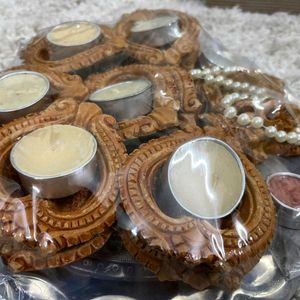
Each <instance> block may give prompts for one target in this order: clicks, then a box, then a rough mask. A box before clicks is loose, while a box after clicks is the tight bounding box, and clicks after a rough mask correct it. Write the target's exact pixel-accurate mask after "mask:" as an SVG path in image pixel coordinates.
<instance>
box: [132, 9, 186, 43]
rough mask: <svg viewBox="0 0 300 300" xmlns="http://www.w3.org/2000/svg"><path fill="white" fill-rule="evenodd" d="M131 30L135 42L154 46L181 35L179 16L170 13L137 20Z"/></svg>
mask: <svg viewBox="0 0 300 300" xmlns="http://www.w3.org/2000/svg"><path fill="white" fill-rule="evenodd" d="M130 31H131V39H132V40H133V41H134V42H136V43H144V44H147V45H149V46H153V47H161V46H164V45H166V44H169V43H172V42H174V41H175V40H176V39H178V38H179V37H180V36H181V32H180V27H179V19H178V17H177V16H169V15H165V16H159V17H155V18H152V19H148V20H139V21H136V22H135V23H134V24H133V26H132V27H131V29H130Z"/></svg>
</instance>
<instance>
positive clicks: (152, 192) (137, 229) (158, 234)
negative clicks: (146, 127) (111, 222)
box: [119, 130, 275, 290]
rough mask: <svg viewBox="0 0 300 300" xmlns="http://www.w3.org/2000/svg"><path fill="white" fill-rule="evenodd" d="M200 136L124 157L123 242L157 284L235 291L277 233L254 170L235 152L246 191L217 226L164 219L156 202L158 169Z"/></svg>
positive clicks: (174, 138)
mask: <svg viewBox="0 0 300 300" xmlns="http://www.w3.org/2000/svg"><path fill="white" fill-rule="evenodd" d="M203 134H204V133H203V131H202V130H196V131H193V132H191V133H186V132H182V131H178V132H176V133H173V134H171V135H170V136H165V137H162V138H159V139H156V140H152V141H150V142H148V143H146V144H143V145H141V146H140V148H139V150H137V151H135V152H133V153H132V154H131V155H130V156H129V157H128V159H127V162H126V163H125V165H124V167H123V169H122V173H121V176H120V177H119V182H120V189H121V199H122V206H123V208H124V210H125V212H126V213H127V215H128V217H129V220H130V221H129V227H128V228H127V231H124V232H123V233H122V237H123V241H124V243H125V245H126V247H127V249H128V251H129V252H130V253H131V254H132V255H134V256H135V257H136V259H137V260H138V261H139V262H141V263H142V264H143V265H145V266H146V267H147V268H149V269H150V270H151V271H153V272H154V273H155V274H156V275H157V276H158V278H159V279H160V280H182V281H184V282H186V283H188V284H190V285H192V286H193V287H195V288H197V289H200V290H202V289H205V288H207V287H210V286H216V287H221V288H226V289H233V288H235V287H237V286H238V285H239V282H240V280H241V278H242V277H243V275H244V274H246V273H247V272H248V271H250V270H251V268H252V267H253V266H254V265H255V264H256V263H257V262H258V261H259V259H260V257H261V255H262V254H263V252H264V251H265V249H266V248H267V246H268V244H269V242H270V240H271V238H272V236H273V231H274V227H275V208H274V205H273V203H272V199H271V197H270V195H269V192H268V189H267V187H266V185H265V183H264V180H263V178H262V176H261V175H260V173H259V172H258V170H256V168H255V167H254V165H253V164H252V163H250V162H249V160H248V159H247V158H246V157H245V155H244V154H242V153H241V152H238V155H239V157H240V159H241V161H242V163H243V165H244V170H245V174H246V191H245V194H244V196H243V198H242V202H241V204H240V205H239V207H238V208H237V209H236V210H235V211H234V212H233V213H232V214H231V215H230V216H228V217H226V218H222V219H220V220H219V221H218V222H216V223H215V225H213V223H209V222H207V221H206V220H203V219H199V218H195V217H193V216H190V215H183V216H179V217H178V216H177V217H174V216H172V217H170V216H167V215H166V214H165V213H164V212H163V211H162V210H161V208H160V206H158V203H157V202H156V197H157V192H156V190H157V187H156V182H157V181H156V179H157V176H158V174H159V172H160V169H161V168H162V166H163V165H164V164H165V163H166V161H167V160H168V159H169V158H170V156H171V155H172V153H173V152H174V151H175V150H176V149H177V148H178V146H180V145H181V144H183V143H185V142H186V141H189V140H191V139H193V138H195V137H199V136H202V135H203ZM186 175H187V174H182V176H186ZM199 197H201V195H199ZM165 201H167V199H164V202H165ZM170 206H172V204H170V203H169V204H168V207H170Z"/></svg>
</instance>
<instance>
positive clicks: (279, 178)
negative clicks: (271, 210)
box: [267, 172, 300, 229]
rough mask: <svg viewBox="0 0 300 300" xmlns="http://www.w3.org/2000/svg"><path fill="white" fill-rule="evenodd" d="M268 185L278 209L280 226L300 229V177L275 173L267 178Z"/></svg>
mask: <svg viewBox="0 0 300 300" xmlns="http://www.w3.org/2000/svg"><path fill="white" fill-rule="evenodd" d="M267 185H268V187H269V190H270V192H271V195H272V198H273V200H274V202H275V204H276V206H277V208H278V212H277V215H278V223H279V225H281V226H283V227H287V228H291V229H300V175H299V174H295V173H291V172H278V173H274V174H272V175H270V176H269V177H268V178H267Z"/></svg>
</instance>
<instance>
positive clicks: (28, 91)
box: [0, 71, 50, 112]
mask: <svg viewBox="0 0 300 300" xmlns="http://www.w3.org/2000/svg"><path fill="white" fill-rule="evenodd" d="M49 86H50V84H49V81H48V79H47V78H46V77H45V76H43V75H42V74H40V73H36V72H30V71H17V72H13V73H9V74H6V75H4V76H2V77H1V78H0V111H3V112H5V111H13V110H18V109H22V108H25V107H28V106H30V105H32V104H34V103H36V102H37V101H39V100H40V99H42V98H43V97H44V96H45V95H46V94H47V92H48V90H49Z"/></svg>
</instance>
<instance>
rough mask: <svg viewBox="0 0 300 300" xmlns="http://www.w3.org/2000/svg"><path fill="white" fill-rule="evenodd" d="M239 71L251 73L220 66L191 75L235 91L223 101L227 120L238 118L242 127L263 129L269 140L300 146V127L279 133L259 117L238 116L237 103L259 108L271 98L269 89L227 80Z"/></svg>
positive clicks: (238, 68)
mask: <svg viewBox="0 0 300 300" xmlns="http://www.w3.org/2000/svg"><path fill="white" fill-rule="evenodd" d="M239 71H244V72H245V71H247V72H249V70H248V69H246V68H243V67H227V68H220V67H218V66H214V67H212V68H205V69H193V70H191V71H190V73H191V75H192V77H193V78H201V79H203V80H204V81H205V82H207V83H215V84H217V85H219V86H223V87H224V88H226V89H229V90H233V91H234V92H233V93H230V94H227V95H225V96H224V97H223V99H222V104H223V106H224V116H225V118H227V119H235V118H237V122H238V124H239V125H241V126H251V127H252V128H263V129H264V133H265V135H266V136H267V137H269V138H274V139H275V140H276V141H277V142H278V143H284V142H287V143H289V144H296V145H300V127H297V128H295V129H294V130H293V131H291V132H288V133H287V132H286V131H284V130H279V131H277V128H276V127H275V126H264V120H263V118H261V117H259V116H254V117H253V118H251V116H250V115H249V114H247V113H242V114H240V115H238V113H237V109H236V108H235V107H234V104H235V103H236V102H239V101H243V100H246V99H248V100H249V99H251V102H252V105H253V106H254V107H259V106H260V105H261V102H262V101H264V100H265V99H267V98H269V97H268V96H267V89H265V88H260V87H258V86H256V85H251V84H249V83H247V82H239V81H234V80H232V79H228V78H226V74H230V73H235V72H239Z"/></svg>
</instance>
